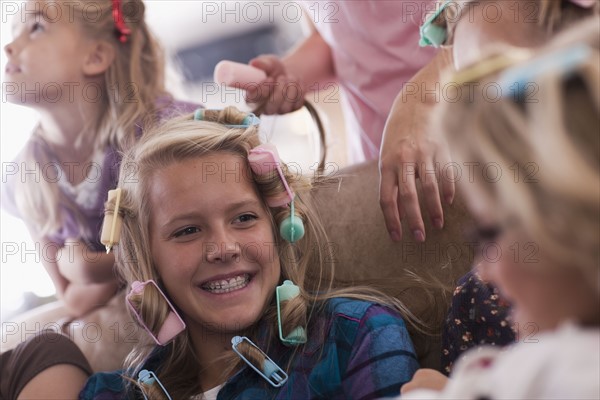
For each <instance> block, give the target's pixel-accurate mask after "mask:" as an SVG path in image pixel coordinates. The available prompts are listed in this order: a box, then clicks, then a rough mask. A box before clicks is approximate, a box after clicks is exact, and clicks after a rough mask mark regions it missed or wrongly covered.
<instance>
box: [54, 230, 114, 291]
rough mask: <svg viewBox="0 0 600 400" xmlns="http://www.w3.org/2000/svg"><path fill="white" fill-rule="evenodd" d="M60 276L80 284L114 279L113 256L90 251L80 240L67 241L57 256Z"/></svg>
mask: <svg viewBox="0 0 600 400" xmlns="http://www.w3.org/2000/svg"><path fill="white" fill-rule="evenodd" d="M56 264H57V265H58V270H59V272H60V274H61V275H62V276H63V277H65V278H66V279H67V280H68V281H69V282H73V283H78V284H91V283H102V282H107V281H109V280H111V279H112V278H113V277H114V273H113V266H114V256H113V254H112V253H111V254H106V253H104V252H97V251H94V250H90V249H89V248H88V247H87V245H86V244H85V242H83V241H81V240H80V239H67V240H66V241H65V245H64V246H63V247H62V248H60V249H59V250H58V252H57V254H56Z"/></svg>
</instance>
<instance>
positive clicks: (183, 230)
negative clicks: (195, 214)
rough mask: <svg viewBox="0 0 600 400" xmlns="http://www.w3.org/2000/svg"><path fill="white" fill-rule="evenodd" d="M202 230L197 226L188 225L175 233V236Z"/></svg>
mask: <svg viewBox="0 0 600 400" xmlns="http://www.w3.org/2000/svg"><path fill="white" fill-rule="evenodd" d="M197 232H200V229H198V228H196V227H195V226H188V227H187V228H183V229H181V230H179V231H177V232H175V233H174V234H173V236H174V237H176V238H178V237H181V236H187V235H192V234H194V233H197Z"/></svg>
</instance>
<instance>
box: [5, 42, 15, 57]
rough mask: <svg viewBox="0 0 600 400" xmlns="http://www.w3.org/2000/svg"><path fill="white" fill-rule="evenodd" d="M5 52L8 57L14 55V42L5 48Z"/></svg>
mask: <svg viewBox="0 0 600 400" xmlns="http://www.w3.org/2000/svg"><path fill="white" fill-rule="evenodd" d="M4 52H5V53H6V55H9V56H12V55H13V53H14V48H13V42H10V43H8V44H7V45H6V46H4Z"/></svg>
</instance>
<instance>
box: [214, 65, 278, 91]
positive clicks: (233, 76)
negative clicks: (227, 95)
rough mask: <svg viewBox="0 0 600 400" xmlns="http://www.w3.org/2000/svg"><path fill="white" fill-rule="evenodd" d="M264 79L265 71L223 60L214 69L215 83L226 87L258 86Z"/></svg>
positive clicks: (265, 77)
mask: <svg viewBox="0 0 600 400" xmlns="http://www.w3.org/2000/svg"><path fill="white" fill-rule="evenodd" d="M265 79H267V74H266V73H265V71H263V70H262V69H258V68H256V67H253V66H251V65H247V64H241V63H237V62H233V61H227V60H223V61H221V62H220V63H218V64H217V66H216V67H215V73H214V80H215V82H217V83H221V84H224V85H226V86H233V87H242V88H243V87H244V86H246V85H249V84H255V85H258V84H260V83H261V82H262V81H264V80H265Z"/></svg>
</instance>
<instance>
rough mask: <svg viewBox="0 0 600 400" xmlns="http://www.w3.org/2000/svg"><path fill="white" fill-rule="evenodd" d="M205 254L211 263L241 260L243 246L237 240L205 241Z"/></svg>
mask: <svg viewBox="0 0 600 400" xmlns="http://www.w3.org/2000/svg"><path fill="white" fill-rule="evenodd" d="M203 246H204V254H205V257H206V261H207V262H209V263H223V264H228V263H231V262H237V261H239V260H240V255H241V246H240V244H239V243H235V242H224V241H221V242H205V243H204V244H203Z"/></svg>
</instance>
